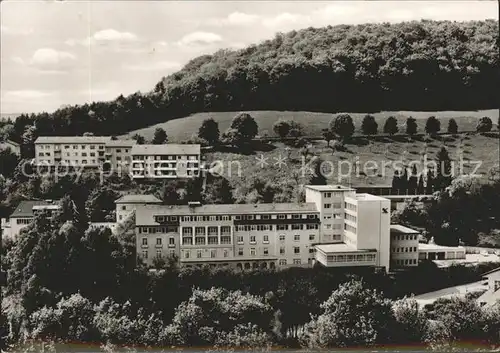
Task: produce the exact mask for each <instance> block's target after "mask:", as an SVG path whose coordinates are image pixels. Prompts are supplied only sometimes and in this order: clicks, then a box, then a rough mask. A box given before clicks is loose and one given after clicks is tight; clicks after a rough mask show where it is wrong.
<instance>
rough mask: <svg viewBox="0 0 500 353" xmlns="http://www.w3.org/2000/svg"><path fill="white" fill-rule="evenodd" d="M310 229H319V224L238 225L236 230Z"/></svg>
mask: <svg viewBox="0 0 500 353" xmlns="http://www.w3.org/2000/svg"><path fill="white" fill-rule="evenodd" d="M306 229H307V230H312V229H319V224H277V225H276V226H274V225H270V224H262V225H255V224H254V225H238V226H236V230H237V231H239V232H251V231H268V230H306Z"/></svg>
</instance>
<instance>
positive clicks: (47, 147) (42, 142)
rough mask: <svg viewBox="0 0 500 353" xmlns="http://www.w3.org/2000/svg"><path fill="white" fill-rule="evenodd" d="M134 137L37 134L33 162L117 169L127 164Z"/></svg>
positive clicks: (42, 164)
mask: <svg viewBox="0 0 500 353" xmlns="http://www.w3.org/2000/svg"><path fill="white" fill-rule="evenodd" d="M135 144H136V142H135V141H134V140H112V139H111V137H110V136H40V137H39V138H37V139H36V141H35V163H36V165H39V166H46V167H51V168H52V167H56V166H69V167H74V168H79V167H88V168H99V167H103V168H105V169H110V168H111V169H113V170H118V168H120V167H122V166H128V164H130V159H131V150H132V146H133V145H135Z"/></svg>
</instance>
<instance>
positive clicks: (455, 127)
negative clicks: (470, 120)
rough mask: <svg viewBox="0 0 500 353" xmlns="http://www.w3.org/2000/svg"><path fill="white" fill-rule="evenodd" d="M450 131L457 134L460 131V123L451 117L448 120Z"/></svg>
mask: <svg viewBox="0 0 500 353" xmlns="http://www.w3.org/2000/svg"><path fill="white" fill-rule="evenodd" d="M448 133H449V134H456V133H458V124H457V122H456V120H455V119H453V118H451V119H450V120H448Z"/></svg>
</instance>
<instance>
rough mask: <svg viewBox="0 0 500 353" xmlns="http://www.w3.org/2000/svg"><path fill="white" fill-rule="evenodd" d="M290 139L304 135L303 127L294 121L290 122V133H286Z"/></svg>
mask: <svg viewBox="0 0 500 353" xmlns="http://www.w3.org/2000/svg"><path fill="white" fill-rule="evenodd" d="M288 135H289V136H290V137H293V138H295V139H298V138H299V137H301V136H303V135H304V127H303V126H302V124H300V123H298V122H296V121H293V120H292V121H290V131H289V132H288Z"/></svg>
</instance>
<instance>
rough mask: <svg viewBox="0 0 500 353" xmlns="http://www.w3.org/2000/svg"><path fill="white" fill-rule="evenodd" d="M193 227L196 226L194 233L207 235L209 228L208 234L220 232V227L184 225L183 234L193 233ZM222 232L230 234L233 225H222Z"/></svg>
mask: <svg viewBox="0 0 500 353" xmlns="http://www.w3.org/2000/svg"><path fill="white" fill-rule="evenodd" d="M193 228H194V235H205V234H206V231H207V228H208V234H212V235H217V234H218V227H182V229H181V230H182V235H183V236H186V235H193ZM220 233H221V234H222V235H230V234H231V227H230V226H221V227H220Z"/></svg>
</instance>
